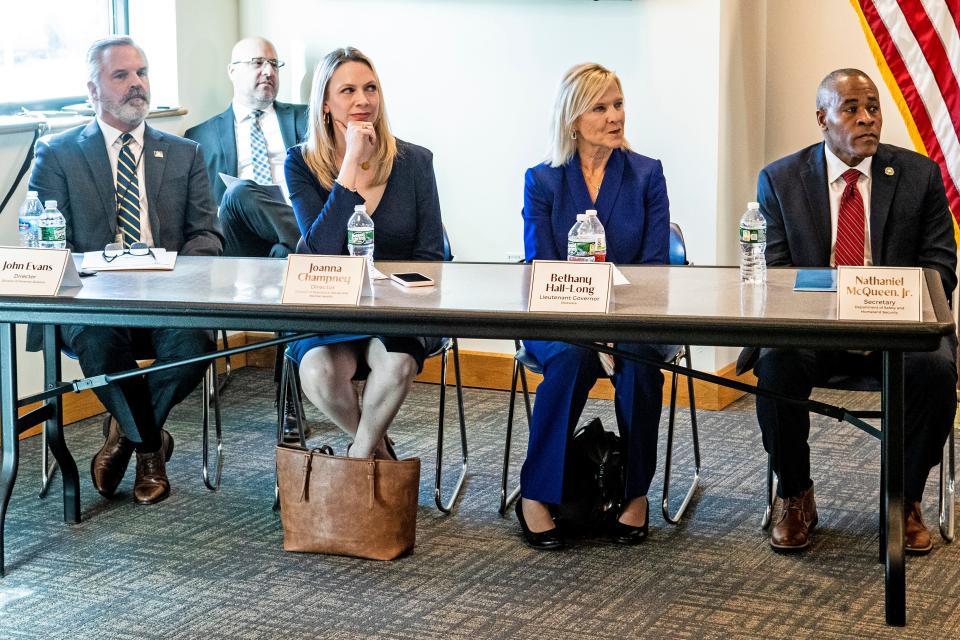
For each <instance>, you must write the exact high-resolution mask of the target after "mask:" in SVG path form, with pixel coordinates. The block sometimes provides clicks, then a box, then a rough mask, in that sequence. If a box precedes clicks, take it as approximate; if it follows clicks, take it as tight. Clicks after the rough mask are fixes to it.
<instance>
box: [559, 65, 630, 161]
mask: <svg viewBox="0 0 960 640" xmlns="http://www.w3.org/2000/svg"><path fill="white" fill-rule="evenodd" d="M611 83H614V84H616V85H617V89H619V90H620V93H621V94H622V93H623V87H622V86H621V85H620V78H618V77H617V74H615V73H614V72H613V71H610V70H609V69H607V68H606V67H604V66H602V65H599V64H596V63H594V62H585V63H583V64H578V65H576V66H575V67H572V68H571V69H570V70H569V71H567V72H566V73H565V74H564V75H563V80H562V81H561V82H560V90H559V91H558V92H557V101H556V103H555V104H554V107H553V120H552V121H551V124H550V150H549V152H548V153H547V162H548V163H549V164H550V166H551V167H562V166H563V165H565V164H567V162H569V161H570V158H572V157H573V155H574V154H575V153H576V152H577V140H576V138H574V137H573V123H574V122H576V121H577V118H579V117H580V116H582V115H583V114H584V113H586V112H587V111H589V110H590V108H591V107H593V105H594V104H596V103H597V102H598V101H599V100H600V98H601V97H603V94H604V92H605V91H606V90H607V89H609V88H610V84H611ZM621 148H622V149H624V150H625V151H629V150H630V145H629V144H627V140H626V138H624V140H623V145H622V146H621Z"/></svg>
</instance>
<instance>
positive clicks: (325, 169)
mask: <svg viewBox="0 0 960 640" xmlns="http://www.w3.org/2000/svg"><path fill="white" fill-rule="evenodd" d="M346 62H359V63H361V64H365V65H366V66H367V67H369V68H370V71H372V72H373V78H374V80H375V81H376V83H377V91H380V112H379V115H378V116H377V121H376V122H374V123H373V127H374V130H375V131H376V132H377V150H376V151H375V152H374V154H373V157H372V158H370V162H371V164H372V165H374V167H375V169H374V173H373V184H375V185H376V184H383V183H385V182H386V181H387V179H388V178H390V172H391V171H393V160H394V158H396V156H397V140H396V138H394V137H393V134H392V133H391V132H390V123H389V122H388V121H387V110H386V106H385V105H384V102H383V92H382V90H381V88H380V76H378V75H377V70H376V69H375V68H374V67H373V63H372V62H370V59H369V58H368V57H367V56H365V55H363V54H362V53H361V52H360V51H359V50H357V49H355V48H353V47H343V48H341V49H334V50H333V51H331V52H330V53H328V54H327V55H326V56H324V58H323V60H321V61H320V62H318V63H317V68H316V70H315V71H314V73H313V92H312V93H311V95H310V123H309V126H308V129H307V139H306V141H305V142H304V143H303V159H304V161H306V163H307V166H308V167H310V171H312V172H313V174H314V175H315V176H317V180H319V181H320V184H322V185H323V187H324V188H325V189H328V190H329V189H332V188H333V182H334V180H335V179H336V177H337V174H338V172H339V169H338V167H337V152H336V148H337V144H336V141H337V138H336V135H335V132H334V124H333V119H332V118H325V117H324V113H323V103H324V102H325V101H326V99H327V90H328V88H329V85H330V79H331V78H332V77H333V74H334V72H335V71H336V70H337V69H338V68H339V67H340V65H342V64H344V63H346Z"/></svg>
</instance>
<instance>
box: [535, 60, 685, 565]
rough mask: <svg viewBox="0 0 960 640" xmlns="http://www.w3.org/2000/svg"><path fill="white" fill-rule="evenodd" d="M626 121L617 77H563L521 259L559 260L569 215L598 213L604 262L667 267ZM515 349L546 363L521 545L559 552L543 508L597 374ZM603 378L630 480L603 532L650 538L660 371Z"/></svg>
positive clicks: (665, 205)
mask: <svg viewBox="0 0 960 640" xmlns="http://www.w3.org/2000/svg"><path fill="white" fill-rule="evenodd" d="M624 124H625V118H624V111H623V91H622V89H621V86H620V80H619V78H617V76H616V74H614V73H613V72H612V71H610V70H608V69H605V68H604V67H602V66H600V65H598V64H581V65H578V66H576V67H573V68H572V69H570V71H568V72H567V74H566V75H565V76H564V78H563V82H562V83H561V86H560V92H559V94H558V96H557V102H556V107H555V109H554V118H553V137H552V145H551V154H550V157H549V159H548V160H547V161H546V162H544V163H542V164H539V165H537V166H535V167H532V168H530V169H528V170H527V174H526V179H525V184H524V191H523V223H524V247H525V252H526V259H527V261H530V260H538V259H539V260H565V259H566V256H567V233H568V231H569V230H570V227H572V226H573V223H574V222H575V220H576V216H577V214H578V213H583V212H584V211H586V210H587V209H596V211H597V213H598V216H599V218H600V222H602V223H603V226H604V229H605V230H606V236H607V260H608V261H610V262H615V263H619V264H651V263H652V264H665V263H667V261H668V241H669V233H670V205H669V202H668V200H667V185H666V182H665V180H664V177H663V167H662V166H661V164H660V162H659V161H658V160H654V159H652V158H647V157H645V156H641V155H639V154H637V153H634V152H633V151H631V150H630V147H629V146H628V145H627V141H626V139H625V137H624ZM524 346H525V347H526V348H527V350H528V351H530V352H531V353H532V354H533V355H534V357H536V358H537V360H538V361H539V362H540V363H541V365H542V366H543V373H544V379H543V382H542V383H541V384H540V386H539V387H538V388H537V397H536V402H535V404H534V407H533V419H532V422H531V425H530V439H529V443H528V446H527V458H526V460H525V462H524V464H523V469H522V471H521V474H520V492H521V496H522V497H521V499H520V500H518V501H517V517H518V520H519V521H520V525H521V528H522V531H523V535H524V539H525V540H526V542H527V543H528V544H529V545H531V546H533V547H535V548H538V549H558V548H560V547H562V546H564V539H563V537H562V536H561V535H560V532H559V531H558V530H557V528H556V525H555V524H554V522H553V518H552V517H551V515H550V511H549V509H548V505H551V504H557V503H559V502H561V499H562V492H563V472H564V460H565V456H566V448H567V443H568V442H569V440H570V436H571V434H572V432H573V430H574V428H575V427H576V425H577V422H578V421H579V419H580V413H581V412H582V411H583V407H584V404H585V403H586V399H587V394H588V392H589V391H590V388H591V387H592V386H593V384H594V382H595V381H596V380H597V378H598V377H600V376H602V375H603V371H604V370H603V367H602V365H601V362H600V359H599V358H598V356H597V353H596V352H593V351H590V350H588V349H584V348H582V347H576V346H573V345H570V344H567V343H564V342H551V341H541V340H525V341H524ZM616 346H617V347H619V348H620V349H623V350H626V351H631V352H634V353H637V354H641V355H644V356H647V357H651V358H662V354H663V353H664V352H665V351H666V349H668V348H669V347H660V346H657V345H646V344H632V343H631V344H623V343H621V344H618V345H616ZM612 381H613V384H614V386H615V388H616V393H615V406H616V414H617V423H618V426H619V429H620V434H621V436H622V438H623V440H624V448H625V449H624V450H625V451H626V454H627V475H626V492H625V495H624V505H625V506H624V508H623V511H622V512H621V513H620V515H619V518H618V520H617V522H616V524H615V525H614V526H613V528H612V530H611V532H610V533H611V537H612V538H613V540H615V541H617V542H620V543H623V544H635V543H637V542H640V541H642V540H643V539H644V538H645V537H646V535H647V525H648V523H647V520H648V515H649V504H648V502H647V497H646V496H647V490H648V489H649V488H650V481H651V479H652V478H653V473H654V471H655V470H656V462H657V430H658V427H659V422H660V406H661V393H662V389H663V374H661V373H660V369H659V368H657V367H651V366H647V365H641V364H637V363H635V362H632V361H621V360H617V361H616V363H615V369H614V373H613V376H612Z"/></svg>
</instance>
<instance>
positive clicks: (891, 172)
mask: <svg viewBox="0 0 960 640" xmlns="http://www.w3.org/2000/svg"><path fill="white" fill-rule="evenodd" d="M883 172H884V173H885V174H887V175H888V176H892V175H893V174H894V173H896V172H895V171H894V170H893V167H887V168H886V169H884V170H883Z"/></svg>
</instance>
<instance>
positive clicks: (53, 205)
mask: <svg viewBox="0 0 960 640" xmlns="http://www.w3.org/2000/svg"><path fill="white" fill-rule="evenodd" d="M38 246H39V247H40V248H41V249H66V248H67V221H66V220H65V219H64V217H63V214H62V213H60V210H59V209H57V201H56V200H47V201H46V202H44V203H43V213H42V214H41V215H40V241H39V243H38Z"/></svg>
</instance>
